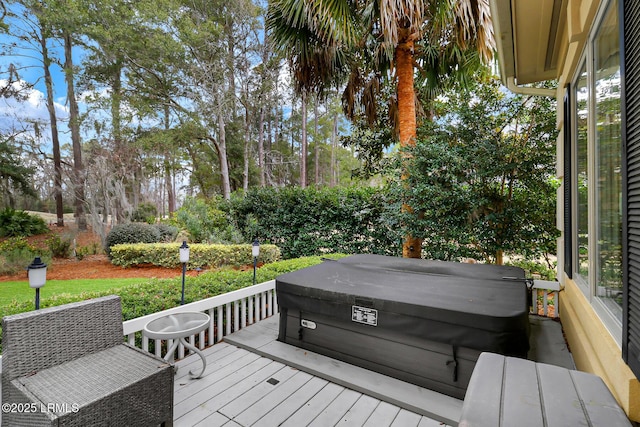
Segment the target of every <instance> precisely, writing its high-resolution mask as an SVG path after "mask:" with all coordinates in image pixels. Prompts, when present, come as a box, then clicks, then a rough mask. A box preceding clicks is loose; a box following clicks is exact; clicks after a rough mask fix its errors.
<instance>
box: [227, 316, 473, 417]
mask: <svg viewBox="0 0 640 427" xmlns="http://www.w3.org/2000/svg"><path fill="white" fill-rule="evenodd" d="M277 325H278V316H273V317H271V318H268V319H266V320H262V321H260V322H258V323H256V324H254V325H251V326H249V327H247V328H245V329H242V330H240V331H238V332H237V333H234V334H231V335H230V336H228V337H226V338H225V341H226V342H227V343H231V344H234V345H237V346H239V347H242V348H245V349H248V350H250V351H252V352H255V353H258V354H260V355H262V356H265V357H269V358H271V359H274V360H278V361H280V362H283V363H286V364H287V365H289V366H294V367H296V368H298V369H301V370H303V371H306V372H309V373H310V374H312V375H315V376H319V377H321V378H324V379H326V380H328V381H331V382H334V383H336V384H339V385H342V386H344V387H347V388H350V389H353V390H356V391H359V392H362V393H364V394H367V395H369V396H372V397H375V398H376V399H379V400H382V401H385V402H388V403H391V404H393V405H395V406H399V407H401V408H403V409H407V410H408V411H411V412H415V413H418V414H420V415H424V416H425V417H428V418H431V419H436V420H439V421H441V422H443V423H445V424H449V425H456V424H457V423H458V420H459V419H460V414H461V411H462V400H459V399H455V398H453V397H450V396H446V395H444V394H441V393H438V392H435V391H433V390H428V389H426V388H423V387H420V386H417V385H415V384H409V383H407V382H404V381H401V380H398V379H396V378H392V377H389V376H386V375H383V374H380V373H377V372H373V371H370V370H368V369H364V368H361V367H358V366H355V365H351V364H349V363H345V362H342V361H340V360H336V359H333V358H331V357H327V356H323V355H320V354H317V353H314V352H311V351H308V350H304V349H301V348H298V347H294V346H292V345H289V344H285V343H282V342H279V341H277V335H278V328H277Z"/></svg>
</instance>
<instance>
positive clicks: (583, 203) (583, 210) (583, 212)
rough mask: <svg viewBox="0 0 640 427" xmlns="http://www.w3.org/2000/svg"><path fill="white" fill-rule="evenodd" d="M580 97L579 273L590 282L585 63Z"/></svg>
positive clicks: (577, 96)
mask: <svg viewBox="0 0 640 427" xmlns="http://www.w3.org/2000/svg"><path fill="white" fill-rule="evenodd" d="M573 99H575V100H576V120H575V123H576V129H575V135H576V181H575V182H574V183H575V185H574V186H573V188H575V189H576V192H577V194H576V198H577V203H576V217H577V224H576V225H577V233H576V245H577V247H576V250H575V251H574V253H575V254H576V255H575V256H576V263H575V264H574V265H575V266H576V272H577V273H578V276H580V277H581V278H582V279H583V280H584V282H585V283H587V284H588V283H589V210H588V208H589V205H588V199H589V192H588V190H589V167H588V166H589V163H588V161H587V160H588V137H587V136H588V120H587V119H588V116H589V114H588V108H589V88H588V85H587V68H586V65H583V66H582V70H581V71H580V73H579V75H578V80H577V81H576V84H575V96H574V97H573Z"/></svg>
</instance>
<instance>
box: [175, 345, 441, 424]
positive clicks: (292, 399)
mask: <svg viewBox="0 0 640 427" xmlns="http://www.w3.org/2000/svg"><path fill="white" fill-rule="evenodd" d="M205 355H206V357H207V370H206V372H205V375H204V376H203V377H202V378H200V379H195V380H194V379H191V378H189V375H188V371H189V369H191V368H193V369H194V371H195V370H197V369H198V368H199V366H201V365H200V364H201V360H200V358H199V357H197V356H189V357H187V358H186V359H184V360H182V361H180V362H178V363H177V367H178V372H177V375H176V384H175V394H174V425H175V426H253V425H255V426H278V425H282V426H292V427H299V426H307V425H309V426H335V425H344V426H375V427H379V426H398V427H408V426H420V427H428V426H433V427H435V426H442V425H443V424H442V423H440V422H439V421H435V420H433V419H430V418H428V417H425V416H423V415H420V414H417V413H415V412H411V411H408V410H406V409H402V408H400V407H399V406H396V405H393V404H390V403H387V402H384V401H382V400H380V399H378V398H375V397H372V396H369V395H367V394H365V393H361V392H357V391H354V390H352V389H349V388H346V387H344V386H341V385H338V384H336V383H333V382H330V381H327V380H325V379H322V378H320V377H317V376H314V375H311V374H309V373H306V372H304V371H301V370H298V369H297V368H294V367H291V366H288V365H286V364H284V363H281V362H278V361H274V360H272V359H270V358H267V357H264V356H260V355H258V354H256V353H253V352H250V351H248V350H245V349H242V348H239V347H236V346H235V345H232V344H228V343H220V344H216V345H215V346H213V347H211V348H209V349H207V350H205Z"/></svg>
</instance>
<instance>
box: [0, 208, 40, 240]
mask: <svg viewBox="0 0 640 427" xmlns="http://www.w3.org/2000/svg"><path fill="white" fill-rule="evenodd" d="M48 231H49V228H48V227H47V223H46V222H45V221H44V219H42V218H41V217H39V216H37V215H30V214H28V213H27V212H25V211H17V210H14V209H11V208H6V209H5V210H3V211H0V237H28V236H33V235H36V234H43V233H46V232H48Z"/></svg>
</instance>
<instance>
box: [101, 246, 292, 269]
mask: <svg viewBox="0 0 640 427" xmlns="http://www.w3.org/2000/svg"><path fill="white" fill-rule="evenodd" d="M179 247H180V244H178V243H136V244H121V245H114V246H112V247H111V263H112V264H114V265H119V266H122V267H131V266H133V265H141V264H153V265H158V266H160V267H167V268H175V267H179V266H180V265H181V264H180V257H179V253H180V251H179ZM279 259H280V249H278V247H277V246H275V245H268V244H264V245H260V257H259V258H258V262H260V263H261V264H268V263H272V262H275V261H278V260H279ZM251 264H253V257H252V256H251V245H249V244H244V245H207V244H202V243H193V244H191V245H189V263H188V264H187V268H189V269H195V268H199V267H211V268H217V267H224V266H233V267H240V266H243V265H251Z"/></svg>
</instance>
